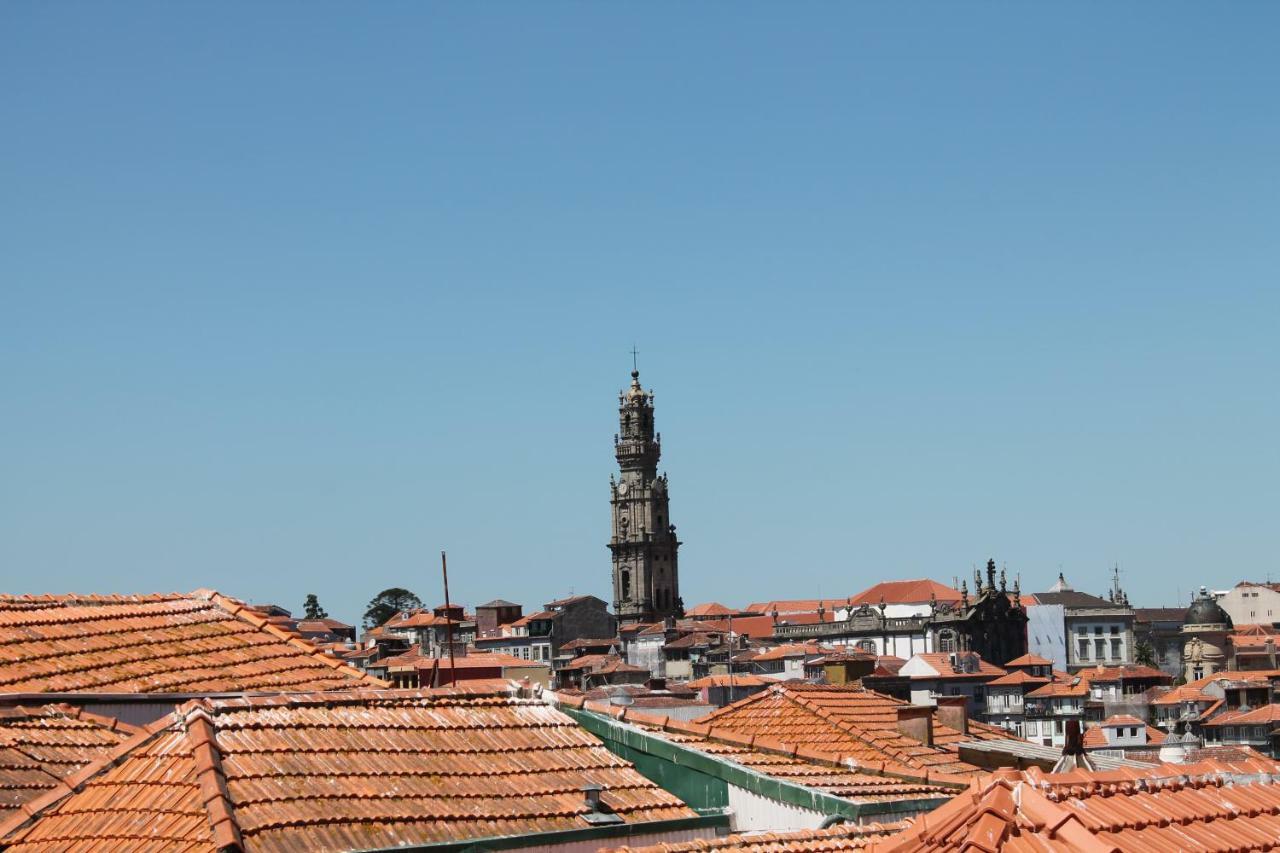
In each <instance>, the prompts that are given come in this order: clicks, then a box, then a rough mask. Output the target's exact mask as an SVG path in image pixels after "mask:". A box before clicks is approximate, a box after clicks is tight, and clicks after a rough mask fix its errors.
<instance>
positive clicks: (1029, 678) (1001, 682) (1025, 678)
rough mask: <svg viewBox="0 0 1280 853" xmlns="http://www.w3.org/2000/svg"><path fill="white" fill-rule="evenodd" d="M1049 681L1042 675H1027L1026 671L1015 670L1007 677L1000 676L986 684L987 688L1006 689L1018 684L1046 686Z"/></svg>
mask: <svg viewBox="0 0 1280 853" xmlns="http://www.w3.org/2000/svg"><path fill="white" fill-rule="evenodd" d="M1048 683H1049V679H1047V678H1045V677H1044V676H1042V675H1029V674H1028V673H1027V672H1026V670H1022V669H1015V670H1014V671H1013V672H1010V673H1009V674H1008V675H1002V676H1000V677H999V678H993V679H991V680H990V681H988V682H987V686H988V687H1008V686H1012V685H1018V684H1035V685H1043V684H1048Z"/></svg>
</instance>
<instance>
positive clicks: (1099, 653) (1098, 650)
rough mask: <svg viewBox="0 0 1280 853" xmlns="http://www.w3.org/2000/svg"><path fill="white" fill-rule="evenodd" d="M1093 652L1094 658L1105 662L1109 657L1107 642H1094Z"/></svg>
mask: <svg viewBox="0 0 1280 853" xmlns="http://www.w3.org/2000/svg"><path fill="white" fill-rule="evenodd" d="M1093 651H1094V657H1096V658H1097V659H1098V660H1104V659H1105V658H1106V656H1107V641H1106V640H1094V641H1093Z"/></svg>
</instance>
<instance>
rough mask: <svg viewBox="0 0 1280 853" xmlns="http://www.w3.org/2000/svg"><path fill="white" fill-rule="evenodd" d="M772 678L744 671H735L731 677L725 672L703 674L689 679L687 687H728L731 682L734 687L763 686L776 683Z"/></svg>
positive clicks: (698, 688)
mask: <svg viewBox="0 0 1280 853" xmlns="http://www.w3.org/2000/svg"><path fill="white" fill-rule="evenodd" d="M776 683H777V682H775V681H774V680H773V679H771V678H765V677H763V676H760V675H751V674H749V673H745V672H735V673H734V674H733V676H732V677H730V676H729V674H728V673H727V672H726V673H719V674H716V675H704V676H702V678H695V679H694V680H693V681H690V682H689V683H688V684H687V685H685V686H687V687H691V688H693V689H694V690H701V689H702V688H704V687H728V686H729V685H730V684H732V685H733V686H734V687H764V686H766V685H769V684H776Z"/></svg>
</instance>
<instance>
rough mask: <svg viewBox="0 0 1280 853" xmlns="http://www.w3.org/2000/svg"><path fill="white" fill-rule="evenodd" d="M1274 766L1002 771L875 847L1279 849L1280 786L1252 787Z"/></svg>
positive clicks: (885, 851)
mask: <svg viewBox="0 0 1280 853" xmlns="http://www.w3.org/2000/svg"><path fill="white" fill-rule="evenodd" d="M1267 763H1268V764H1271V762H1267ZM1267 772H1269V769H1266V768H1264V767H1261V766H1257V767H1255V766H1252V763H1244V764H1238V765H1234V764H1223V763H1217V762H1203V763H1200V764H1164V765H1158V766H1155V767H1152V768H1150V769H1142V770H1137V769H1131V768H1124V769H1120V770H1112V771H1105V772H1088V771H1082V770H1075V771H1072V772H1070V773H1062V774H1045V773H1042V772H1041V771H1040V770H1038V769H1036V768H1032V769H1030V770H1026V771H1018V770H1013V769H1004V770H998V771H996V772H995V773H994V774H991V775H989V776H984V777H981V778H979V779H976V780H974V782H973V784H972V786H971V787H970V788H969V790H968V791H966V792H964V793H963V794H961V795H960V796H958V797H956V798H955V799H954V800H952V801H951V802H949V803H947V804H946V805H944V806H940V807H939V808H937V809H934V811H932V812H931V813H929V814H927V815H924V816H922V817H920V818H918V819H916V821H915V822H914V823H913V824H912V825H911V826H910V827H909V828H908V829H906V830H905V831H903V832H902V833H900V834H899V835H897V836H893V837H891V838H889V839H887V840H885V841H884V842H881V843H878V844H876V845H874V846H873V848H872V849H874V850H875V851H876V853H914V851H950V850H956V851H959V850H970V851H996V850H1004V851H1009V853H1031V851H1046V853H1047V851H1056V853H1077V851H1078V853H1121V851H1124V853H1148V851H1150V852H1151V853H1157V851H1173V850H1202V851H1228V850H1232V851H1239V850H1270V849H1272V848H1273V847H1274V846H1275V844H1276V838H1280V785H1273V784H1269V780H1267V783H1261V784H1251V782H1252V780H1253V778H1255V777H1254V774H1257V773H1267Z"/></svg>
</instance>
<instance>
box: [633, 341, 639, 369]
mask: <svg viewBox="0 0 1280 853" xmlns="http://www.w3.org/2000/svg"><path fill="white" fill-rule="evenodd" d="M638 355H640V350H638V349H636V345H635V344H632V345H631V369H632V370H639V369H640V366H639V364H638V362H637V361H636V356H638Z"/></svg>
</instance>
